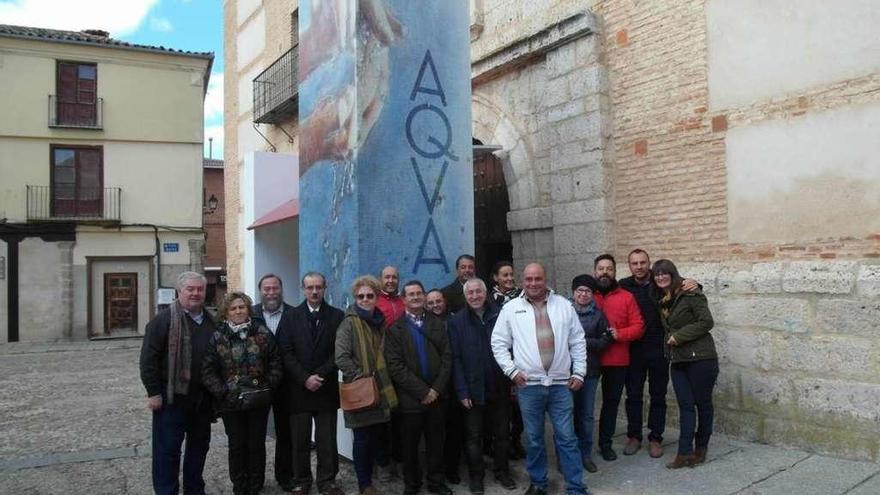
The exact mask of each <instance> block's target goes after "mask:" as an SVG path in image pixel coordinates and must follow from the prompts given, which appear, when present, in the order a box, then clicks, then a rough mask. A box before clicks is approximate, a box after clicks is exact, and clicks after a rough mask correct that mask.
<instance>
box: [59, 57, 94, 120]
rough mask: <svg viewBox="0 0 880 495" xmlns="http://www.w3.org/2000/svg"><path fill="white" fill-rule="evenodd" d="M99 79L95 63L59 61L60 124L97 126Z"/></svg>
mask: <svg viewBox="0 0 880 495" xmlns="http://www.w3.org/2000/svg"><path fill="white" fill-rule="evenodd" d="M97 81H98V67H97V66H96V65H94V64H78V63H74V62H59V63H58V83H57V84H58V109H57V115H58V125H70V126H82V127H95V125H96V124H97V116H98V113H97V107H96V103H97V101H98V99H97V90H98V84H97Z"/></svg>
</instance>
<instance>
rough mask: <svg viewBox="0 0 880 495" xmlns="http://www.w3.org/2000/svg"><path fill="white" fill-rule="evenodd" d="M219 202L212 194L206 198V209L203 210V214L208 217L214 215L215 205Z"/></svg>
mask: <svg viewBox="0 0 880 495" xmlns="http://www.w3.org/2000/svg"><path fill="white" fill-rule="evenodd" d="M219 202H220V201H219V200H218V199H217V196H214V195H213V194H212V195H211V197H210V198H208V207H207V208H205V211H204V212H205V213H206V214H208V215H210V214H211V213H214V210H216V209H217V203H219Z"/></svg>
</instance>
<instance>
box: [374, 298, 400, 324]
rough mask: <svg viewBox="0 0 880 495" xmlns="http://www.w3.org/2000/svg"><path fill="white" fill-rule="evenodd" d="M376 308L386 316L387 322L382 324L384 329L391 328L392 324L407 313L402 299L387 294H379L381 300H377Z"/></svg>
mask: <svg viewBox="0 0 880 495" xmlns="http://www.w3.org/2000/svg"><path fill="white" fill-rule="evenodd" d="M376 307H377V308H379V311H381V312H382V315H383V316H385V322H383V323H382V328H388V327H390V326H391V324H392V323H394V322H395V321H397V319H398V318H400V317H401V316H403V313H404V312H405V311H406V306H404V304H403V298H402V297H400V296H399V295H397V294H394V295H393V296H391V295H388V294H386V293H385V292H379V298H378V299H376Z"/></svg>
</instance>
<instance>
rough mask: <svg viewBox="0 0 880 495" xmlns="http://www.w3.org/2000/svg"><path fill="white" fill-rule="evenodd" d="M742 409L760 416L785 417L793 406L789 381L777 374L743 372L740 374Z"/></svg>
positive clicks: (792, 395)
mask: <svg viewBox="0 0 880 495" xmlns="http://www.w3.org/2000/svg"><path fill="white" fill-rule="evenodd" d="M740 384H741V386H742V400H743V407H744V408H745V409H747V410H749V411H754V412H756V413H761V414H768V413H770V414H774V415H777V416H779V415H782V416H787V415H788V414H789V413H790V412H791V411H792V406H794V404H795V400H794V394H793V392H792V383H791V380H790V379H789V378H788V377H786V376H784V375H779V374H770V373H761V372H757V371H750V370H743V371H742V372H741V373H740Z"/></svg>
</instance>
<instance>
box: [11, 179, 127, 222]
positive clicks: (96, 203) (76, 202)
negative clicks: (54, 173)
mask: <svg viewBox="0 0 880 495" xmlns="http://www.w3.org/2000/svg"><path fill="white" fill-rule="evenodd" d="M121 199H122V190H121V189H120V188H118V187H76V186H73V185H71V186H55V187H54V188H53V187H52V186H31V185H28V186H27V220H28V221H29V222H82V223H119V222H120V220H121V219H122V208H121V206H122V202H121Z"/></svg>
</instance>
